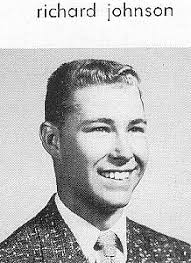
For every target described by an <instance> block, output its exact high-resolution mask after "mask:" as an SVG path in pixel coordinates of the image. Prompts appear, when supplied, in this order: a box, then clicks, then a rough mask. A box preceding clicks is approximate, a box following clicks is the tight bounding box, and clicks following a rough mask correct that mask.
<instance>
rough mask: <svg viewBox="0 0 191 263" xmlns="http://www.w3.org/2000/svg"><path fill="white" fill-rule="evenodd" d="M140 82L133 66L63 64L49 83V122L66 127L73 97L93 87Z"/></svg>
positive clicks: (105, 62) (97, 62)
mask: <svg viewBox="0 0 191 263" xmlns="http://www.w3.org/2000/svg"><path fill="white" fill-rule="evenodd" d="M138 82H140V79H139V77H138V74H137V73H136V72H135V70H134V69H133V68H132V67H131V66H129V65H123V64H120V63H117V62H114V61H108V60H97V59H85V60H75V61H71V62H69V63H64V64H62V65H61V66H60V67H59V68H58V69H57V70H56V71H54V72H53V74H52V75H51V76H50V78H49V79H48V84H47V94H46V101H45V120H46V121H49V122H51V123H53V124H55V125H59V124H61V123H63V121H64V117H65V115H66V113H67V112H68V110H71V107H68V103H67V102H68V100H69V99H70V98H71V95H72V93H73V92H74V91H75V90H77V89H80V88H83V87H87V86H91V85H101V84H102V85H103V84H113V83H127V84H128V85H133V84H135V83H138Z"/></svg>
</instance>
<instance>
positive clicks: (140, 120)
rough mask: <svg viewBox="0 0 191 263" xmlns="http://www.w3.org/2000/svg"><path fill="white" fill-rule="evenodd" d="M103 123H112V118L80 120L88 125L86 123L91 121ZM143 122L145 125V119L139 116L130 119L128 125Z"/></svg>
mask: <svg viewBox="0 0 191 263" xmlns="http://www.w3.org/2000/svg"><path fill="white" fill-rule="evenodd" d="M97 122H100V123H105V124H108V125H113V124H114V121H113V120H112V119H109V118H98V119H95V120H85V121H83V122H82V125H88V124H92V123H97ZM140 123H143V124H145V125H147V121H146V120H145V119H142V118H139V119H134V120H130V122H129V125H136V124H140Z"/></svg>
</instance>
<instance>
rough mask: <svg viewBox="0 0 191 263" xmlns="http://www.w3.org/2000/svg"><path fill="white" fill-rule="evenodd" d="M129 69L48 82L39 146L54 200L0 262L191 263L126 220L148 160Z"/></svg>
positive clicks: (89, 67)
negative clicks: (49, 169)
mask: <svg viewBox="0 0 191 263" xmlns="http://www.w3.org/2000/svg"><path fill="white" fill-rule="evenodd" d="M146 124H147V122H146V118H145V113H144V104H143V101H142V97H141V92H140V89H139V78H138V75H137V73H136V72H135V71H134V69H133V68H132V67H131V66H128V65H122V64H119V63H116V62H113V61H104V60H79V61H72V62H70V63H65V64H63V65H61V66H60V67H59V68H58V69H57V70H56V71H55V72H54V73H53V74H52V76H51V77H50V79H49V81H48V86H47V95H46V103H45V122H44V123H43V124H42V125H41V129H40V130H41V140H42V143H43V146H44V148H45V149H46V151H47V152H48V153H49V154H51V156H52V158H53V163H54V169H55V175H56V182H57V190H58V191H57V194H55V195H54V196H53V197H52V198H51V200H50V201H49V203H48V204H47V206H46V207H45V208H44V209H43V210H42V211H41V212H40V213H39V214H38V215H37V216H36V217H35V218H33V219H31V220H30V221H29V222H27V223H26V224H25V225H24V226H22V227H21V228H19V229H18V230H16V231H15V232H14V233H13V234H12V235H11V236H10V237H9V238H8V239H6V240H5V241H4V242H3V243H2V244H1V245H0V262H91V263H94V262H98V263H100V262H121V263H123V262H191V249H190V246H189V245H188V244H186V243H184V242H182V241H179V240H176V239H174V238H170V237H168V236H166V235H163V234H161V233H157V232H155V231H154V230H151V229H149V228H147V227H146V226H142V225H139V224H137V223H135V222H133V221H131V220H130V219H128V218H126V216H125V213H124V208H125V207H126V205H127V204H128V203H129V200H130V198H131V194H132V192H133V190H134V189H135V187H136V186H137V184H138V183H139V181H140V180H141V178H142V176H143V174H144V171H145V168H146V164H147V160H148V149H147V139H146Z"/></svg>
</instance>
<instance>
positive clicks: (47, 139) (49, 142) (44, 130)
mask: <svg viewBox="0 0 191 263" xmlns="http://www.w3.org/2000/svg"><path fill="white" fill-rule="evenodd" d="M40 139H41V142H42V145H43V147H44V149H45V150H46V151H47V152H48V153H49V154H50V155H51V156H52V157H53V158H56V159H59V158H60V157H61V151H60V132H59V129H58V128H57V127H56V126H55V125H53V124H52V123H50V122H47V121H45V122H43V123H42V124H41V126H40Z"/></svg>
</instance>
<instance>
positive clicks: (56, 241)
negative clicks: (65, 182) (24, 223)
mask: <svg viewBox="0 0 191 263" xmlns="http://www.w3.org/2000/svg"><path fill="white" fill-rule="evenodd" d="M54 198H55V195H54V196H52V198H51V199H50V201H49V203H48V204H47V206H46V207H45V208H44V209H43V210H42V211H41V212H40V213H39V214H38V215H37V218H36V219H37V221H38V222H39V225H40V226H41V227H40V229H37V231H38V235H39V240H40V242H41V251H42V257H43V260H44V261H45V262H59V263H62V262H67V263H73V262H79V263H88V260H87V259H86V258H85V256H84V255H83V253H82V250H81V248H80V246H79V244H78V243H77V240H76V238H75V237H74V235H73V233H72V232H71V230H70V229H69V227H68V226H67V225H66V223H65V221H64V220H63V219H62V217H61V215H60V213H59V211H58V209H57V206H56V204H55V201H54Z"/></svg>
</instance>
